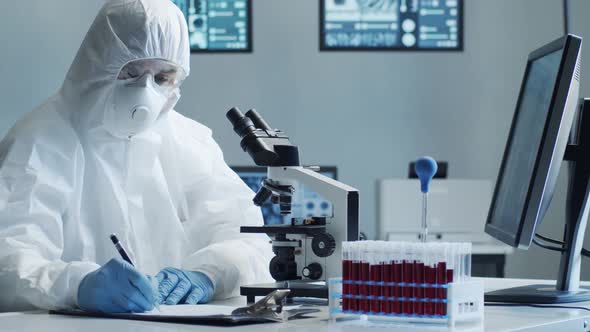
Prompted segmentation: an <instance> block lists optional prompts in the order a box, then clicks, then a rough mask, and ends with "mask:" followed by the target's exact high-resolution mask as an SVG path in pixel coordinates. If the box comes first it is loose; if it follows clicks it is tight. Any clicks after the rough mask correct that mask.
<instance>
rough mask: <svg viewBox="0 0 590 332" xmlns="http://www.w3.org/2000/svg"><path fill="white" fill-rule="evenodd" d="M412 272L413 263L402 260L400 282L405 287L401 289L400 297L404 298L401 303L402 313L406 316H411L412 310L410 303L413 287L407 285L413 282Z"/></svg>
mask: <svg viewBox="0 0 590 332" xmlns="http://www.w3.org/2000/svg"><path fill="white" fill-rule="evenodd" d="M413 272H414V263H412V262H411V261H407V260H404V261H403V264H402V280H403V282H404V284H405V285H404V286H403V287H402V297H404V301H403V302H402V312H403V313H404V314H406V315H410V314H412V313H413V309H414V308H413V306H412V302H411V301H410V299H411V298H412V296H413V293H414V290H413V287H412V286H410V285H409V284H411V283H412V282H413V281H414V277H413V275H414V273H413Z"/></svg>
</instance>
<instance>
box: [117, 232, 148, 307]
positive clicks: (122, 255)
mask: <svg viewBox="0 0 590 332" xmlns="http://www.w3.org/2000/svg"><path fill="white" fill-rule="evenodd" d="M111 241H112V242H113V244H114V245H115V248H117V251H118V252H119V254H120V255H121V257H123V259H124V260H125V261H126V262H127V263H129V264H131V266H135V265H134V264H133V262H132V261H131V258H129V255H127V252H126V251H125V248H123V245H122V244H121V242H119V238H117V235H116V234H114V233H113V234H111ZM154 308H155V309H156V310H157V311H158V312H160V304H159V303H155V306H154Z"/></svg>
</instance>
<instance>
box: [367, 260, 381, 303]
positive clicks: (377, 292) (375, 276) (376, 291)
mask: <svg viewBox="0 0 590 332" xmlns="http://www.w3.org/2000/svg"><path fill="white" fill-rule="evenodd" d="M382 270H383V269H382V268H381V264H375V265H371V266H370V273H371V282H372V284H371V285H370V286H369V292H370V294H371V296H372V297H373V298H372V299H371V301H370V307H371V313H375V314H376V313H378V312H379V311H380V310H381V300H379V299H378V298H377V297H379V296H381V286H380V285H379V282H380V281H382V279H381V272H382Z"/></svg>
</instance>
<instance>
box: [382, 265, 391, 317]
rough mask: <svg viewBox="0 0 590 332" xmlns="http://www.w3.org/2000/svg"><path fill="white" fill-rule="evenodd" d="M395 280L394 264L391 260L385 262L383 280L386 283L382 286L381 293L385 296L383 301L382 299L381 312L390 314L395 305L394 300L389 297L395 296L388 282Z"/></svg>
mask: <svg viewBox="0 0 590 332" xmlns="http://www.w3.org/2000/svg"><path fill="white" fill-rule="evenodd" d="M392 281H393V264H392V263H391V262H389V263H385V264H383V282H384V283H385V285H383V287H381V295H382V296H383V297H384V299H383V301H381V312H383V313H386V314H390V313H391V307H392V306H393V301H391V300H390V299H389V297H391V296H393V293H392V292H391V290H392V288H393V287H391V286H389V285H387V283H389V282H392Z"/></svg>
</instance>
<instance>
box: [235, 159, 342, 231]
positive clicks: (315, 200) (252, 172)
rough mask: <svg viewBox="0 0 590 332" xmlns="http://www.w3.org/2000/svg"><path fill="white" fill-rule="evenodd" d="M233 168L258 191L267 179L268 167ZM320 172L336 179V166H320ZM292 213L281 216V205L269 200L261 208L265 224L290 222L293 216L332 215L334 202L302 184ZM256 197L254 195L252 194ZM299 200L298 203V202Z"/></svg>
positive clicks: (249, 185) (251, 187)
mask: <svg viewBox="0 0 590 332" xmlns="http://www.w3.org/2000/svg"><path fill="white" fill-rule="evenodd" d="M232 169H233V170H234V171H235V172H236V173H237V174H238V175H239V176H240V178H241V179H242V180H243V181H244V182H245V183H246V185H248V187H250V189H252V191H254V192H257V191H258V189H260V186H261V184H262V181H264V179H266V173H267V172H266V168H264V167H255V166H252V167H250V166H246V167H239V166H232ZM320 174H322V175H325V176H327V177H329V178H332V179H334V180H336V178H337V169H336V167H320ZM294 195H295V198H294V199H293V203H294V204H293V206H292V213H291V215H287V216H281V214H280V212H279V206H278V205H276V204H272V203H271V202H270V200H269V201H267V202H266V203H264V204H263V205H262V206H261V207H260V208H261V210H262V216H263V218H264V224H265V225H278V224H289V223H291V218H293V217H297V218H299V217H302V218H305V217H330V216H332V214H333V211H332V203H331V202H330V201H328V200H326V199H324V198H322V197H321V196H320V195H319V194H317V193H316V192H314V191H313V190H311V189H309V188H306V187H305V186H302V188H300V189H298V188H296V190H295V194H294ZM252 197H254V196H252ZM296 202H297V203H296Z"/></svg>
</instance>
